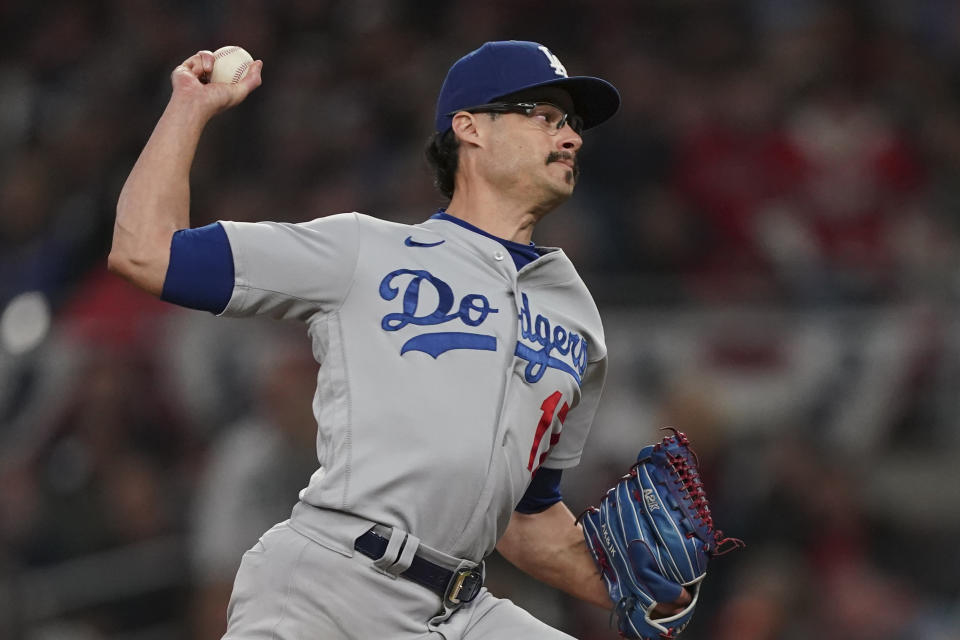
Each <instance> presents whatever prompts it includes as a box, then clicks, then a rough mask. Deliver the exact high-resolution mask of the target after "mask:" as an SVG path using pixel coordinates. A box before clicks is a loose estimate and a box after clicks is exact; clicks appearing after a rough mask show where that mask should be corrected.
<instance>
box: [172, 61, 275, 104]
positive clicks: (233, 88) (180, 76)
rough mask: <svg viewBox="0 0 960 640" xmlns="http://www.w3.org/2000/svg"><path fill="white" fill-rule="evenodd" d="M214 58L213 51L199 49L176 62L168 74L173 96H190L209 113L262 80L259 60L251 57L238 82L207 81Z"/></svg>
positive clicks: (238, 98) (238, 99)
mask: <svg viewBox="0 0 960 640" xmlns="http://www.w3.org/2000/svg"><path fill="white" fill-rule="evenodd" d="M214 61H215V60H214V54H213V52H211V51H208V50H203V51H198V52H197V53H195V54H194V55H192V56H190V57H189V58H187V59H186V60H184V61H183V62H182V63H181V64H180V65H179V66H177V67H176V68H175V69H174V70H173V72H172V73H171V74H170V82H171V84H172V85H173V92H174V96H177V97H183V98H186V99H190V100H192V101H194V102H196V103H197V104H198V105H201V106H203V107H205V108H206V109H208V110H209V111H210V112H211V114H213V113H218V112H220V111H223V110H225V109H229V108H230V107H233V106H236V105H238V104H240V103H241V102H243V101H244V99H246V97H247V96H248V95H250V92H251V91H253V90H254V89H256V88H257V87H259V86H260V84H261V82H262V78H261V70H262V69H263V61H262V60H255V61H254V62H253V63H252V64H251V65H250V66H249V69H248V71H247V73H246V75H244V76H243V78H241V79H240V80H239V81H238V82H234V83H223V82H210V81H209V79H210V74H211V72H212V71H213V65H214Z"/></svg>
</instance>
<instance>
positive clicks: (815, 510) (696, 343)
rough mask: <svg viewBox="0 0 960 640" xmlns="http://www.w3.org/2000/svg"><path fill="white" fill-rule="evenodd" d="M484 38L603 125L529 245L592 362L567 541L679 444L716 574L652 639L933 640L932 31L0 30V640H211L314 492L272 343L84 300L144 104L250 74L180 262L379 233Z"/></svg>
mask: <svg viewBox="0 0 960 640" xmlns="http://www.w3.org/2000/svg"><path fill="white" fill-rule="evenodd" d="M506 38H518V39H532V40H537V41H540V42H543V43H545V44H547V45H548V46H549V47H551V48H552V49H553V50H554V51H555V52H556V53H557V54H558V55H559V56H560V58H561V59H562V60H563V62H564V64H565V65H566V67H567V69H568V70H570V71H571V73H586V74H592V75H599V76H601V77H604V78H608V79H609V80H611V81H612V82H613V83H614V84H615V85H616V86H618V87H619V88H620V90H621V92H622V94H623V99H624V104H623V108H622V111H621V113H620V114H619V115H618V116H617V117H616V118H615V119H614V120H613V121H611V122H610V123H608V124H606V125H604V126H603V127H601V128H599V129H597V130H595V131H591V132H590V133H589V135H588V136H587V138H586V143H585V147H584V151H583V168H584V171H583V177H582V182H581V186H580V188H579V189H578V193H577V195H576V196H575V197H574V199H573V200H571V201H570V202H568V203H567V204H565V205H564V206H563V208H562V209H561V210H559V211H558V212H556V213H555V214H554V215H553V216H552V217H551V218H549V219H548V220H547V221H545V222H544V224H543V226H542V228H540V229H538V233H537V235H536V238H537V240H538V241H539V243H541V244H552V245H560V246H563V247H564V248H565V249H566V250H567V252H568V253H569V254H570V255H571V257H572V258H573V260H574V262H575V263H576V264H577V265H578V266H579V268H580V269H581V272H582V273H583V275H584V278H585V279H586V280H587V282H588V284H589V285H590V286H591V288H592V289H593V291H594V292H595V295H596V297H597V300H598V303H599V305H600V307H601V310H602V311H603V313H604V314H605V321H606V327H607V332H608V341H609V347H610V359H611V362H612V370H611V375H610V383H609V386H608V390H607V392H606V395H605V402H604V406H603V409H602V411H601V413H600V415H599V418H598V421H597V423H596V424H595V427H594V432H593V435H592V437H591V440H590V442H589V443H588V449H589V450H588V455H587V456H586V457H585V459H584V462H583V464H582V466H581V467H580V468H578V469H577V470H576V471H574V472H569V473H567V474H565V482H564V490H565V494H566V496H567V501H568V503H569V504H570V505H571V507H572V508H573V509H580V508H583V507H585V506H586V505H588V504H590V503H591V502H593V501H595V500H596V498H597V496H598V495H599V493H600V492H601V491H602V490H603V489H604V488H605V487H607V486H609V485H610V484H611V483H612V482H613V481H614V480H615V479H616V477H617V476H618V474H619V473H620V471H621V470H623V469H624V468H626V466H628V465H629V463H630V462H631V455H632V454H631V452H634V451H636V450H638V449H639V448H640V447H641V446H642V445H644V444H646V443H647V442H649V441H652V440H653V439H655V438H658V437H659V436H658V434H657V428H658V427H660V426H663V425H667V424H672V425H675V426H678V427H680V428H682V429H683V430H685V431H687V432H688V433H689V434H690V435H691V437H692V439H693V441H694V443H695V444H696V445H697V448H698V451H699V453H700V457H701V460H702V463H703V468H704V470H705V473H706V476H707V482H708V487H709V489H710V494H711V497H712V498H713V502H714V511H715V512H716V515H717V519H718V520H719V522H720V523H721V524H722V525H724V526H723V528H724V529H725V530H726V532H727V533H729V534H731V535H736V536H738V537H742V538H744V539H745V540H747V542H748V543H749V547H748V549H747V550H746V551H743V552H740V553H739V554H736V555H734V556H731V557H729V558H725V559H722V560H720V561H718V562H716V563H715V565H714V568H712V569H711V575H710V577H709V578H708V580H707V583H706V586H705V588H704V592H703V595H702V603H701V605H700V609H699V611H698V613H697V616H696V617H695V618H694V623H693V625H691V627H690V629H689V630H688V631H687V633H686V634H685V637H686V638H688V639H689V640H704V639H707V638H710V639H713V640H731V639H736V640H774V639H777V640H793V639H809V638H818V639H827V640H830V639H833V638H837V639H840V638H844V639H854V640H888V639H890V640H892V639H907V638H909V639H911V640H956V639H957V638H960V630H958V629H960V579H958V576H960V561H958V559H957V552H956V540H957V539H958V535H960V488H958V487H960V464H958V463H957V460H958V451H960V394H958V393H957V389H958V386H960V343H958V337H960V332H958V329H960V326H958V325H960V315H958V301H960V300H958V294H960V261H958V255H960V254H958V250H957V249H958V240H960V209H958V207H960V109H958V104H960V4H958V3H956V2H954V1H952V0H912V1H907V0H903V1H897V0H875V1H872V2H870V1H867V0H863V1H861V2H840V1H829V0H823V1H816V0H755V1H753V2H748V1H742V2H732V1H726V2H723V1H716V0H696V1H694V0H614V1H598V2H587V1H586V0H555V1H553V2H540V1H537V2H534V1H532V0H511V1H510V2H506V1H501V0H494V1H488V2H479V1H478V2H461V1H457V2H450V1H447V2H438V1H436V0H426V1H420V2H413V1H407V2H388V1H387V0H357V1H356V2H346V1H332V0H331V1H313V0H311V1H306V0H284V1H281V2H267V1H266V0H244V1H238V2H225V1H216V0H199V1H196V2H194V1H187V0H181V1H178V2H173V1H171V2H161V1H160V0H134V1H129V2H127V1H120V0H101V1H88V2H62V1H50V2H40V3H37V2H28V1H26V0H8V1H6V2H0V637H2V638H12V639H21V638H22V639H29V640H53V639H56V640H100V639H109V640H154V639H156V640H161V639H163V640H166V639H169V638H196V639H198V640H206V639H208V638H216V637H219V636H218V631H219V629H220V628H221V625H222V617H223V604H224V602H225V598H226V594H227V593H228V591H229V583H230V580H231V578H232V575H233V570H234V567H235V564H236V562H237V559H238V557H239V553H240V552H242V550H243V549H245V548H247V547H248V546H250V545H251V544H252V543H253V541H254V540H255V539H256V536H257V535H258V533H259V532H260V531H261V530H262V529H264V528H265V527H266V526H269V524H271V523H272V522H274V521H275V520H278V519H282V518H283V517H285V514H286V512H287V509H288V507H289V505H290V504H291V503H292V501H293V499H294V493H293V492H295V491H296V489H297V488H299V487H300V486H302V485H303V484H304V483H305V480H306V478H307V476H308V474H309V471H310V470H311V468H312V467H311V464H312V462H311V459H310V454H311V452H312V441H313V431H312V425H311V424H310V416H309V400H308V399H309V395H310V390H311V387H312V383H313V380H312V371H311V368H310V363H309V362H305V361H304V359H303V355H304V354H305V353H306V351H305V349H304V347H305V345H306V341H305V338H304V337H303V336H302V335H300V334H299V333H298V332H297V331H296V328H295V327H290V326H286V325H283V324H279V323H273V324H263V323H259V322H251V321H243V322H239V323H237V322H234V321H229V320H217V319H214V318H213V317H211V316H209V315H208V314H203V313H199V312H188V311H183V310H179V309H176V308H173V307H168V306H166V305H163V304H161V303H158V302H156V301H153V300H151V299H149V298H146V297H144V296H143V295H141V294H139V293H137V292H136V291H134V290H132V289H131V288H130V287H129V286H127V285H126V284H124V283H123V282H121V281H119V280H118V279H117V278H115V277H113V276H111V275H109V274H107V273H106V271H105V257H106V253H107V250H108V246H109V241H110V235H111V227H112V220H113V211H114V206H115V203H116V198H117V195H118V193H119V189H120V186H121V184H122V181H123V179H124V178H125V176H126V174H127V172H128V171H129V169H130V167H131V166H132V164H133V162H134V160H135V158H136V156H137V153H138V152H139V149H140V148H141V147H142V145H143V143H144V142H145V140H146V137H147V136H148V134H149V132H150V130H151V128H152V126H153V124H154V122H155V121H156V119H157V117H158V116H159V115H160V113H161V111H162V109H163V105H164V104H165V102H166V99H167V97H168V96H169V91H170V89H169V81H168V74H169V72H170V70H171V69H172V68H173V67H174V66H176V64H178V63H179V62H180V61H181V60H182V59H183V58H185V57H186V56H187V55H189V54H190V53H192V52H194V51H196V50H198V49H201V48H210V49H215V48H217V47H218V46H221V45H224V44H240V45H242V46H244V47H245V48H247V49H248V50H249V51H251V52H252V53H253V54H254V55H255V56H256V57H260V58H263V59H264V60H265V69H264V86H263V87H262V88H260V89H259V90H258V91H257V92H256V93H255V94H254V95H253V96H251V98H250V99H249V100H248V101H247V102H246V103H245V104H244V105H243V106H241V107H240V108H238V109H235V110H233V111H231V112H228V113H226V114H224V115H222V116H221V117H219V118H218V119H216V120H215V121H214V122H213V123H212V124H211V126H210V127H209V128H208V130H207V132H206V134H205V137H204V139H203V141H202V143H201V148H200V150H199V152H198V155H197V162H196V164H195V167H194V171H193V203H194V209H193V210H194V214H193V223H194V224H195V225H200V224H205V223H207V222H211V221H214V220H217V219H235V220H260V219H272V220H284V221H301V220H307V219H311V218H314V217H318V216H324V215H328V214H330V213H334V212H339V211H348V210H358V211H363V212H366V213H370V214H373V215H377V216H380V217H384V218H389V219H393V220H398V221H405V222H411V221H419V220H421V219H423V218H425V217H426V216H428V215H429V214H430V213H432V211H433V210H434V209H435V208H436V207H437V206H439V205H440V204H441V200H440V198H439V196H438V194H437V193H436V192H435V191H434V190H433V188H432V186H431V184H430V176H429V173H428V171H427V169H426V166H425V163H424V161H423V160H422V153H421V149H422V147H423V143H424V142H425V140H426V138H427V136H428V135H429V133H430V126H431V122H432V116H431V114H432V112H433V102H434V99H435V96H436V93H437V90H438V88H439V85H440V82H441V80H442V78H443V74H444V73H445V71H446V69H447V67H448V66H449V65H450V64H451V63H452V62H453V61H454V60H455V59H456V58H457V57H459V56H460V55H462V54H463V53H464V52H466V51H468V50H470V49H472V48H474V47H476V46H478V45H479V44H481V43H482V42H484V41H486V40H490V39H506ZM491 574H492V577H491V579H490V586H491V588H492V589H494V590H495V591H496V592H497V593H498V594H500V595H505V596H509V597H511V598H514V599H515V600H516V601H518V602H520V603H522V604H523V605H525V606H527V607H528V608H529V609H530V610H531V611H533V612H534V613H536V614H537V615H538V616H540V617H542V618H543V619H545V620H547V621H548V622H550V623H552V624H554V625H556V626H558V627H560V628H562V629H564V630H566V631H568V632H569V633H571V634H573V635H575V636H577V637H578V638H583V639H586V640H600V639H603V638H612V637H615V634H614V633H613V632H612V631H611V630H610V629H609V628H608V623H607V619H606V614H605V613H603V612H601V611H597V610H593V609H591V608H589V607H588V606H586V605H581V604H578V603H576V602H573V601H570V600H568V599H566V598H565V597H563V596H561V595H559V594H556V593H554V592H552V591H550V590H548V589H546V588H542V587H539V586H538V585H536V584H534V583H533V582H531V581H530V580H528V579H525V578H524V577H522V576H519V575H517V574H516V573H515V572H514V571H512V570H511V569H510V568H509V567H507V566H504V563H503V562H502V561H499V560H498V559H496V558H494V559H493V560H492V561H491ZM370 604H372V603H370Z"/></svg>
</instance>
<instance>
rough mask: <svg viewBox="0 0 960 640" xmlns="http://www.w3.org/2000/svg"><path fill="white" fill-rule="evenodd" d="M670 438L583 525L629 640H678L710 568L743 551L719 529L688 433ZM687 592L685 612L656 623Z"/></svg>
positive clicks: (647, 452)
mask: <svg viewBox="0 0 960 640" xmlns="http://www.w3.org/2000/svg"><path fill="white" fill-rule="evenodd" d="M671 431H673V435H670V436H667V437H665V438H664V439H663V440H662V441H661V442H659V443H658V444H654V445H650V446H648V447H645V448H644V449H643V450H642V451H640V454H639V455H638V456H637V463H636V464H635V465H633V466H632V467H631V468H630V472H629V473H628V474H627V475H625V476H624V477H623V478H621V480H620V482H618V483H617V485H616V486H614V487H613V488H611V489H610V490H609V491H607V493H606V494H605V495H604V496H603V498H602V499H601V500H600V505H599V506H598V507H590V508H588V509H587V510H586V511H585V512H584V513H582V514H581V515H580V518H579V520H580V522H581V524H582V525H583V536H584V538H585V539H586V541H587V548H588V549H589V550H590V553H591V554H592V555H593V558H594V560H595V561H596V563H597V566H598V567H599V568H600V571H601V575H602V577H603V580H604V582H605V583H606V586H607V591H608V592H609V593H610V598H611V599H612V600H613V602H614V605H615V606H614V613H615V614H616V616H617V621H618V627H619V629H620V634H621V635H622V636H624V637H626V638H642V639H644V640H652V639H656V638H676V637H677V635H678V634H679V633H680V632H681V631H683V629H684V628H686V626H687V624H688V623H689V622H690V618H691V617H692V616H693V612H694V609H695V608H696V606H697V596H698V593H699V590H700V583H701V581H702V580H703V578H704V576H706V572H707V562H708V560H709V559H710V558H712V557H715V556H719V555H723V554H725V553H727V552H729V551H733V550H734V549H737V548H739V547H742V546H743V542H742V541H741V540H738V539H736V538H727V537H724V535H723V533H722V532H721V531H719V530H718V529H716V528H715V527H714V523H713V517H712V516H711V514H710V506H709V504H708V503H707V495H706V493H705V491H704V488H703V483H702V482H701V480H700V472H699V470H698V466H699V462H698V460H697V457H696V454H695V453H694V452H693V451H692V450H691V449H690V442H689V441H688V440H687V438H686V436H685V435H684V434H683V433H681V432H679V431H677V430H675V429H671ZM684 588H686V589H688V590H689V591H690V595H691V597H692V600H691V602H690V604H689V605H687V607H686V608H684V609H683V610H682V611H680V612H679V613H676V614H674V615H672V616H670V617H667V618H653V617H652V614H653V610H654V607H656V606H657V604H658V603H668V602H674V601H676V600H677V599H678V598H679V597H680V594H681V593H682V592H683V589H684Z"/></svg>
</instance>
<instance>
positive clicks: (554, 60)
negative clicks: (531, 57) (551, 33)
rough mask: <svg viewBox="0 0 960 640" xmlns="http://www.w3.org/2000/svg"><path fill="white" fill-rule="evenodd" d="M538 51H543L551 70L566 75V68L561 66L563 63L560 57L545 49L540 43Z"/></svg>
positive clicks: (559, 74)
mask: <svg viewBox="0 0 960 640" xmlns="http://www.w3.org/2000/svg"><path fill="white" fill-rule="evenodd" d="M539 49H540V51H543V55H545V56H547V61H548V62H549V63H550V66H551V67H553V72H554V73H556V74H557V75H558V76H563V77H564V78H566V77H567V68H566V67H564V66H563V63H562V62H560V58H558V57H557V56H555V55H554V53H553V52H552V51H550V49H547V48H546V47H545V46H543V45H540V47H539Z"/></svg>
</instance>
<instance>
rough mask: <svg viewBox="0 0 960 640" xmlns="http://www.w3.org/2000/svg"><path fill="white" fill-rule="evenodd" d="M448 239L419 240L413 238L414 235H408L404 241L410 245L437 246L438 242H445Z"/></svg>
mask: <svg viewBox="0 0 960 640" xmlns="http://www.w3.org/2000/svg"><path fill="white" fill-rule="evenodd" d="M444 242H446V240H440V241H439V242H417V241H416V240H414V239H413V236H407V239H406V240H404V241H403V244H405V245H407V246H408V247H435V246H437V245H438V244H443V243H444Z"/></svg>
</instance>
